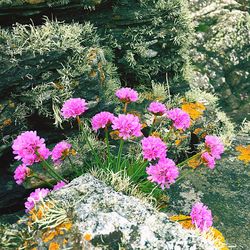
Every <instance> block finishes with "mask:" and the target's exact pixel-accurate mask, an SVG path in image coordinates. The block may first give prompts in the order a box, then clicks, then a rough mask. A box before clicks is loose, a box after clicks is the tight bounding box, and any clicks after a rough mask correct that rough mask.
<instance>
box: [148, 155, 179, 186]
mask: <svg viewBox="0 0 250 250" xmlns="http://www.w3.org/2000/svg"><path fill="white" fill-rule="evenodd" d="M146 172H147V174H148V175H149V176H148V180H150V181H151V182H156V183H157V184H159V185H160V186H161V188H162V189H164V187H166V188H169V187H170V185H171V184H172V183H174V182H175V180H176V178H178V176H179V170H178V168H177V166H176V165H175V163H174V161H172V160H171V159H168V158H163V159H160V160H159V162H158V163H157V164H156V165H150V166H149V167H147V169H146Z"/></svg>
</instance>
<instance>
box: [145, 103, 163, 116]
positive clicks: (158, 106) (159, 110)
mask: <svg viewBox="0 0 250 250" xmlns="http://www.w3.org/2000/svg"><path fill="white" fill-rule="evenodd" d="M148 111H149V112H151V113H153V114H154V115H159V116H161V115H164V114H165V113H166V112H167V109H166V106H165V105H164V104H163V103H160V102H151V103H150V105H149V107H148Z"/></svg>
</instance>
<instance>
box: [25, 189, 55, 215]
mask: <svg viewBox="0 0 250 250" xmlns="http://www.w3.org/2000/svg"><path fill="white" fill-rule="evenodd" d="M49 192H50V190H49V189H48V188H37V189H36V190H35V191H34V192H32V193H31V194H30V196H29V197H28V198H27V201H26V202H25V203H24V205H25V208H26V210H25V211H26V213H27V212H29V211H30V210H31V209H32V208H33V207H34V206H35V204H36V203H37V202H38V201H40V200H41V199H43V198H44V197H46V196H47V195H48V193H49Z"/></svg>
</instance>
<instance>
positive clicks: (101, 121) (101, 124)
mask: <svg viewBox="0 0 250 250" xmlns="http://www.w3.org/2000/svg"><path fill="white" fill-rule="evenodd" d="M114 118H115V116H114V115H113V114H112V113H110V112H106V111H104V112H101V113H99V114H96V115H95V116H94V117H93V118H92V120H91V124H92V128H93V130H94V131H95V132H97V130H98V129H100V128H105V127H106V126H108V125H110V124H111V123H112V122H113V120H114Z"/></svg>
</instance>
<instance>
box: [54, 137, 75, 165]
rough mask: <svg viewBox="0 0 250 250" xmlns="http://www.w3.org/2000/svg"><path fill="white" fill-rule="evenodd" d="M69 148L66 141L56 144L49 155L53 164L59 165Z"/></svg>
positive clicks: (69, 145)
mask: <svg viewBox="0 0 250 250" xmlns="http://www.w3.org/2000/svg"><path fill="white" fill-rule="evenodd" d="M70 148H71V144H70V143H68V142H66V141H61V142H59V143H57V144H56V145H55V147H54V148H53V150H52V153H51V158H52V160H53V162H54V163H56V164H60V163H61V161H62V160H63V159H64V158H65V157H66V156H67V154H68V152H69V149H70Z"/></svg>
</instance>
